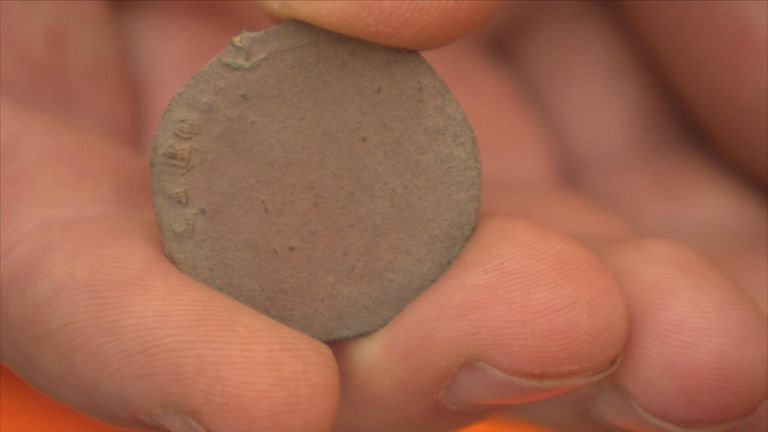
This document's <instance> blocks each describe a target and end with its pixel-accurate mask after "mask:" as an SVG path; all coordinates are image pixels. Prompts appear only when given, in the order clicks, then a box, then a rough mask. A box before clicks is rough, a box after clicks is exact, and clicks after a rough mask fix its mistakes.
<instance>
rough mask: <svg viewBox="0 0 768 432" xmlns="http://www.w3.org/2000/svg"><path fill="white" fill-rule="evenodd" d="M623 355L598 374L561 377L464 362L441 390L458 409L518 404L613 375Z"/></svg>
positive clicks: (449, 403)
mask: <svg viewBox="0 0 768 432" xmlns="http://www.w3.org/2000/svg"><path fill="white" fill-rule="evenodd" d="M618 364H619V359H618V358H617V359H616V360H615V361H613V362H612V363H611V365H610V366H609V367H608V368H606V369H604V370H602V371H600V372H598V373H595V374H590V375H586V376H577V377H570V378H557V379H534V378H521V377H516V376H511V375H507V374H505V373H504V372H501V371H500V370H498V369H496V368H495V367H493V366H491V365H489V364H488V363H485V362H481V361H479V362H474V363H470V364H467V365H465V366H462V367H461V369H459V371H458V373H456V375H455V376H454V377H453V380H451V382H450V383H448V385H446V386H445V388H443V392H442V394H441V397H442V400H443V402H444V403H445V404H446V405H447V406H448V407H450V408H454V409H478V408H483V407H489V406H500V405H516V404H521V403H526V402H533V401H537V400H541V399H546V398H549V397H552V396H556V395H559V394H562V393H565V392H567V391H569V390H573V389H575V388H577V387H581V386H583V385H586V384H591V383H594V382H597V381H600V380H601V379H603V378H605V377H606V376H608V375H610V374H611V373H612V372H613V371H614V370H615V369H616V367H617V366H618Z"/></svg>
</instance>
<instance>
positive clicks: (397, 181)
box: [151, 22, 480, 340]
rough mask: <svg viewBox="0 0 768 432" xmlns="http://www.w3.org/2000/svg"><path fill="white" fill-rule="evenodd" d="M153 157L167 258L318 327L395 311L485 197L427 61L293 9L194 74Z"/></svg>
mask: <svg viewBox="0 0 768 432" xmlns="http://www.w3.org/2000/svg"><path fill="white" fill-rule="evenodd" d="M151 166H152V187H153V200H154V205H155V209H156V214H157V220H158V223H159V226H160V231H161V235H162V241H163V244H164V246H165V249H166V254H167V255H168V256H169V257H170V258H171V259H172V260H173V262H174V263H176V265H177V266H178V267H179V268H180V269H181V270H182V271H184V272H185V273H187V274H189V275H191V276H193V277H194V278H196V279H198V280H200V281H202V282H204V283H206V284H208V285H209V286H211V287H214V288H216V289H219V290H221V291H223V292H225V293H227V294H228V295H230V296H232V297H234V298H235V299H237V300H240V301H241V302H243V303H246V304H248V305H250V306H252V307H254V308H255V309H257V310H259V311H261V312H263V313H265V314H267V315H269V316H271V317H273V318H275V319H277V320H279V321H282V322H284V323H285V324H287V325H289V326H292V327H294V328H296V329H299V330H301V331H303V332H305V333H307V334H309V335H312V336H314V337H317V338H319V339H322V340H334V339H341V338H347V337H352V336H357V335H361V334H364V333H368V332H371V331H373V330H376V329H377V328H379V327H381V326H382V325H384V324H385V323H386V322H387V321H389V320H390V319H391V318H392V317H393V316H394V315H395V314H397V313H398V312H399V311H400V310H401V309H402V308H403V307H404V306H406V305H407V304H408V302H410V301H411V300H412V299H414V298H415V297H416V296H417V295H418V294H419V293H421V292H422V291H423V290H424V289H425V288H427V287H428V286H429V285H430V284H431V283H432V282H433V281H435V280H436V279H437V278H438V277H439V276H440V275H441V274H442V273H443V272H444V271H445V270H446V268H447V267H448V266H449V264H450V263H451V262H452V261H453V259H454V258H455V257H456V255H457V254H458V253H459V251H460V250H461V248H462V247H463V245H464V243H465V242H466V240H467V238H468V237H469V236H470V234H471V233H472V231H473V229H474V226H475V222H476V218H477V211H478V204H479V190H480V167H479V161H478V155H477V149H476V146H475V140H474V136H473V134H472V131H471V129H470V128H469V126H468V124H467V121H466V119H465V117H464V113H463V111H462V110H461V108H460V107H459V106H458V104H457V103H456V102H455V101H454V99H453V97H452V96H451V94H450V92H449V91H448V88H447V87H446V86H445V84H444V83H443V82H442V81H441V80H440V78H439V77H438V76H437V75H436V74H435V72H434V71H433V70H432V68H431V67H430V66H429V65H428V64H427V63H426V62H425V61H424V60H423V58H422V57H421V56H420V55H419V54H418V53H416V52H413V51H406V50H401V49H395V48H387V47H382V46H378V45H374V44H370V43H367V42H363V41H359V40H356V39H352V38H349V37H346V36H341V35H337V34H334V33H330V32H327V31H325V30H321V29H318V28H315V27H312V26H310V25H307V24H302V23H298V22H289V23H285V24H282V25H279V26H276V27H273V28H271V29H269V30H266V31H264V32H261V33H256V34H249V33H243V34H241V35H239V36H237V37H235V38H234V39H232V42H231V43H230V46H228V47H227V48H226V49H225V50H224V51H223V52H221V53H220V54H219V55H218V56H217V57H215V58H214V59H213V60H211V62H210V63H209V64H208V65H206V66H205V67H204V68H203V69H202V70H200V71H199V72H198V73H197V74H195V75H194V76H193V77H192V78H191V79H190V81H189V82H188V83H187V85H186V86H185V87H184V89H182V90H181V91H180V92H179V93H178V94H177V95H176V96H175V98H174V99H173V101H172V102H171V103H170V105H169V106H168V109H167V110H166V112H165V114H164V115H163V118H162V121H161V124H160V126H159V128H158V131H157V134H156V137H155V142H154V146H153V152H152V162H151Z"/></svg>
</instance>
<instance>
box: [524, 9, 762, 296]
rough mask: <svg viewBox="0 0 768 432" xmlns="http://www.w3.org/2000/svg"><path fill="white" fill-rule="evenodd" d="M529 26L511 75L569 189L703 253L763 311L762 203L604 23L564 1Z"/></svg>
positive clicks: (597, 13) (594, 12)
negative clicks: (528, 95)
mask: <svg viewBox="0 0 768 432" xmlns="http://www.w3.org/2000/svg"><path fill="white" fill-rule="evenodd" d="M529 23H530V30H529V32H528V33H526V34H520V35H519V38H520V39H519V40H518V42H519V46H518V48H517V50H516V53H515V54H516V56H517V57H516V58H517V61H516V65H517V67H518V69H517V70H519V71H521V75H523V76H524V77H525V81H526V82H528V83H529V85H530V88H531V90H532V94H533V95H534V97H535V98H536V99H537V101H538V103H539V105H540V106H541V107H542V110H543V112H544V113H545V115H546V116H547V118H548V119H549V121H550V124H551V126H552V127H553V129H554V130H555V131H556V134H557V136H558V137H560V140H561V142H562V145H563V147H564V150H565V155H566V157H567V160H568V163H569V167H570V172H571V173H572V174H573V176H574V180H575V182H576V183H577V184H579V185H582V186H583V187H584V188H585V189H586V190H587V191H588V192H590V193H591V194H593V195H594V196H596V197H597V198H598V199H599V200H600V201H601V202H602V203H603V204H604V205H606V206H607V207H609V208H610V209H613V210H615V211H616V212H617V213H618V214H619V215H621V216H623V217H624V218H625V219H626V220H627V221H629V222H631V223H632V224H634V225H635V226H637V227H638V228H639V229H640V230H641V232H646V233H650V234H652V235H663V236H669V237H672V238H675V239H677V240H680V241H683V242H685V243H687V244H689V245H692V246H694V247H697V248H700V249H701V250H703V251H705V253H706V254H707V255H708V256H709V257H710V258H711V259H712V260H713V261H714V262H715V263H716V264H717V265H718V266H719V267H721V268H722V270H723V271H725V272H726V274H727V275H728V276H729V277H730V278H731V279H732V280H733V281H735V282H737V283H738V284H739V287H741V288H743V289H745V290H747V291H748V292H749V293H750V294H751V295H752V296H753V298H754V299H755V300H756V301H757V302H758V303H759V304H761V305H765V307H768V290H767V289H766V287H768V280H767V279H766V278H768V274H767V273H766V269H765V265H764V262H765V260H766V254H768V250H766V243H765V236H766V235H767V234H766V225H765V218H766V208H765V204H764V201H763V198H762V197H761V196H760V195H759V194H758V193H756V192H755V191H753V190H751V188H749V187H747V186H748V185H747V184H745V183H744V182H743V181H741V179H740V178H738V177H737V176H734V175H733V174H732V173H730V172H728V171H727V170H726V169H724V168H723V167H722V166H720V165H718V164H717V163H716V162H714V161H713V160H711V159H709V158H708V157H707V156H706V155H705V154H704V153H703V152H701V151H700V149H699V148H698V146H697V145H696V144H697V142H696V141H695V140H694V139H693V138H692V137H691V136H690V135H689V134H688V132H687V130H686V129H685V128H684V127H683V126H682V123H681V122H680V121H678V119H677V118H676V117H675V115H674V111H673V110H672V109H671V108H670V106H669V104H668V102H667V101H666V100H665V99H664V98H663V97H662V95H661V93H660V90H659V88H657V87H656V86H655V85H654V83H653V82H652V81H650V79H649V78H648V74H647V72H646V71H645V70H644V69H643V68H642V66H641V64H640V63H639V62H638V60H637V59H636V58H634V57H633V56H632V51H631V49H630V46H629V44H628V43H627V42H626V40H625V39H624V37H623V35H622V33H621V31H620V29H618V28H617V27H616V26H615V25H614V23H613V22H612V21H611V20H610V17H609V15H608V14H606V13H604V12H603V11H602V10H601V9H600V8H598V7H596V6H594V5H587V4H583V3H567V2H566V3H558V4H556V5H553V6H551V7H549V8H548V9H546V10H541V11H540V13H539V14H537V15H535V16H533V17H531V18H530V19H529ZM563 71H567V74H564V73H563Z"/></svg>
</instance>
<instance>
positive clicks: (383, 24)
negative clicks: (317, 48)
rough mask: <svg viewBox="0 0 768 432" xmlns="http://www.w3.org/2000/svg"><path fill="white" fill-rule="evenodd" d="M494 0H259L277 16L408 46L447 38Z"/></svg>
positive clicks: (471, 24) (474, 22)
mask: <svg viewBox="0 0 768 432" xmlns="http://www.w3.org/2000/svg"><path fill="white" fill-rule="evenodd" d="M495 4H496V1H495V0H483V1H471V2H470V1H434V2H432V1H430V2H396V1H383V2H367V1H345V2H333V1H292V2H286V1H264V2H260V5H261V7H262V8H263V9H264V10H265V11H266V12H267V13H268V14H270V15H272V16H274V17H277V18H279V19H297V20H301V21H306V22H309V23H312V24H314V25H317V26H319V27H323V28H325V29H328V30H332V31H335V32H339V33H343V34H346V35H349V36H354V37H357V38H361V39H366V40H369V41H372V42H377V43H380V44H383V45H390V46H397V47H401V48H409V49H427V48H434V47H437V46H440V45H444V44H447V43H449V42H451V41H453V40H455V39H458V38H459V37H461V36H463V35H464V34H466V33H467V32H469V31H470V30H472V29H474V28H475V27H477V26H478V25H479V24H480V23H481V22H482V21H483V19H484V18H485V17H487V16H488V14H490V12H491V11H492V10H493V7H494V6H495Z"/></svg>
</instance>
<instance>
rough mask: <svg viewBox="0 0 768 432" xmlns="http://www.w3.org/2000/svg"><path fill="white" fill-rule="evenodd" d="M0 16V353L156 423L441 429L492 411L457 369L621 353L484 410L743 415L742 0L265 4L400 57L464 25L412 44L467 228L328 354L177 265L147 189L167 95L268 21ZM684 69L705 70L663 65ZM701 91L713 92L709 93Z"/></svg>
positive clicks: (756, 174) (113, 415)
mask: <svg viewBox="0 0 768 432" xmlns="http://www.w3.org/2000/svg"><path fill="white" fill-rule="evenodd" d="M0 7H2V11H1V12H2V14H1V15H0V16H1V19H2V22H1V23H0V27H1V28H2V46H1V47H0V48H2V50H1V52H2V62H0V64H1V65H2V66H1V67H2V69H1V70H0V72H2V92H3V98H2V101H1V102H0V104H1V108H0V109H1V110H0V115H1V116H2V125H3V126H2V129H1V130H0V136H1V138H2V159H1V163H2V165H1V168H2V170H1V171H0V175H1V176H2V177H1V178H0V179H1V180H2V182H1V186H2V190H1V191H2V206H1V207H0V209H1V211H0V216H1V220H2V224H1V225H0V227H1V228H2V233H1V234H2V235H1V236H0V241H1V243H0V250H1V251H2V272H1V273H2V279H1V281H2V290H1V291H0V293H1V295H2V297H0V300H2V301H1V303H0V308H1V309H0V312H1V314H0V320H1V321H0V324H1V325H0V332H1V333H0V336H2V338H1V339H0V343H1V344H2V345H1V346H0V347H1V348H2V361H3V362H5V363H6V364H8V365H9V366H10V367H11V368H13V369H14V370H15V371H16V372H18V373H19V374H20V375H21V376H23V377H24V378H25V379H26V380H28V381H29V382H30V383H32V384H33V385H34V386H36V387H37V388H39V389H41V390H42V391H45V392H47V393H48V394H50V395H52V396H53V397H55V398H57V399H59V400H62V401H64V402H66V403H68V404H70V405H72V406H75V407H77V408H79V409H81V410H83V411H85V412H87V413H89V414H92V415H94V416H97V417H99V418H102V419H105V420H107V421H111V422H114V423H118V424H123V425H131V426H145V427H147V426H151V427H164V428H166V429H175V430H177V431H181V430H196V429H194V428H193V426H192V425H195V427H197V426H203V427H205V428H206V429H208V430H212V431H251V430H270V431H277V432H287V431H323V430H329V429H331V428H334V429H335V430H339V431H346V430H354V431H375V430H419V431H429V430H435V431H440V430H450V428H453V427H456V426H459V425H461V424H465V423H467V422H471V421H473V420H476V419H477V418H479V417H481V416H483V415H486V414H487V413H488V412H490V411H491V410H493V409H496V408H497V407H496V406H493V405H492V404H486V405H482V406H480V407H477V406H474V407H467V406H459V407H456V406H453V407H451V406H448V405H447V404H446V403H444V401H443V400H442V398H441V395H442V394H443V393H442V391H443V390H442V389H443V387H444V386H445V384H446V383H448V382H450V381H451V378H452V376H453V375H454V374H455V373H456V370H457V369H459V368H460V367H461V366H462V365H463V364H465V363H466V362H467V361H474V360H480V361H482V362H484V363H487V364H490V365H492V366H493V367H495V368H496V369H498V370H499V371H502V372H504V373H506V374H509V375H513V376H517V377H522V378H528V379H536V380H544V381H547V380H549V381H553V380H557V379H563V378H578V377H581V376H585V375H592V374H595V373H599V372H601V371H605V370H606V368H609V367H610V366H611V365H613V364H615V360H616V359H617V358H621V364H620V365H619V367H618V368H617V369H615V370H612V371H611V373H610V375H609V376H608V377H607V378H605V380H604V381H603V382H602V383H601V384H595V385H588V386H585V387H582V388H581V389H578V390H576V391H575V392H574V393H571V394H570V397H565V398H562V397H561V398H554V399H548V398H547V397H546V395H539V396H541V397H540V398H539V399H541V401H539V402H537V403H534V404H528V405H525V406H515V405H514V404H511V403H505V402H504V401H501V402H499V403H498V405H511V406H508V407H506V410H507V411H508V412H509V413H511V414H517V415H521V416H528V417H530V418H536V416H537V413H540V412H545V413H548V416H547V417H548V418H549V419H550V420H551V421H557V419H558V418H559V419H561V421H563V422H566V423H565V424H568V425H572V429H569V430H575V429H576V428H577V426H576V425H583V426H582V427H583V428H584V429H587V430H595V428H596V427H597V426H595V424H594V420H593V419H591V418H589V417H585V416H584V415H583V413H588V412H590V410H593V411H597V412H600V413H601V417H602V418H603V419H605V420H606V421H609V422H611V423H613V424H614V425H619V426H620V427H622V428H625V429H633V428H634V429H640V430H645V429H644V428H640V427H636V428H635V427H634V426H628V425H630V424H631V422H632V421H633V420H631V418H630V417H631V416H630V415H629V414H626V413H625V411H622V409H621V407H622V406H626V405H627V404H626V401H628V400H632V401H633V402H632V403H634V404H635V405H637V406H639V407H641V408H642V410H644V411H645V412H647V413H648V414H650V415H652V416H654V417H655V418H657V419H660V420H662V421H663V422H666V424H667V428H670V427H671V426H670V425H671V424H676V425H679V426H683V427H689V428H695V427H704V426H709V425H716V424H722V423H723V422H727V421H731V420H739V421H744V422H745V423H743V424H744V426H743V427H744V428H747V430H760V428H763V429H764V427H765V423H764V422H765V420H764V419H765V404H764V401H765V398H766V367H765V366H766V339H768V338H766V332H767V331H766V309H768V307H767V305H766V287H767V286H768V276H767V275H766V268H765V262H766V259H767V256H766V249H767V246H766V226H765V220H766V203H765V190H764V189H763V187H762V186H761V184H764V183H763V182H765V178H766V175H765V169H764V166H762V168H761V166H760V165H759V164H757V163H756V162H755V160H756V159H758V158H760V157H761V155H764V154H765V146H766V139H765V136H764V135H765V134H764V130H765V128H764V120H765V118H766V115H765V114H766V112H765V109H766V108H765V104H760V103H756V102H755V101H754V98H755V97H757V96H754V95H758V96H762V98H763V99H762V100H763V101H764V100H765V97H766V88H767V86H766V81H765V80H766V78H765V77H766V75H767V74H766V73H764V72H765V69H766V64H767V63H768V60H767V59H766V55H767V54H766V52H768V51H767V50H766V47H765V40H766V38H765V34H766V26H767V25H766V21H765V16H766V4H765V3H734V4H732V5H731V6H727V10H728V11H729V13H728V14H725V15H723V14H722V13H718V11H719V10H721V9H722V8H726V6H724V5H723V4H719V3H714V2H701V3H677V6H675V7H663V8H662V7H660V8H655V6H654V4H652V3H647V2H643V3H638V4H631V5H624V6H619V7H617V8H614V9H611V10H610V11H609V10H605V9H604V8H603V7H601V6H597V5H593V4H589V3H571V2H567V3H565V4H544V5H531V4H509V5H504V6H502V7H500V8H498V9H496V10H493V14H492V15H490V16H488V14H489V12H491V10H492V7H493V5H492V4H486V3H405V2H404V3H382V4H379V3H367V2H365V3H352V2H349V3H345V2H342V3H338V4H325V3H319V4H315V3H308V4H305V3H293V4H287V5H286V4H279V5H275V4H272V3H268V4H266V5H262V8H264V9H266V10H268V11H269V12H270V13H271V14H273V15H277V16H279V17H282V18H286V17H297V18H300V19H304V20H307V21H310V22H313V23H316V24H318V25H321V26H324V27H326V28H330V29H335V30H338V31H343V32H346V33H349V34H352V35H355V36H358V37H363V38H367V39H370V40H374V41H378V42H382V43H387V44H392V45H399V46H403V47H409V48H419V49H424V48H432V47H436V46H440V45H444V44H448V43H449V42H451V41H452V40H454V39H455V38H456V37H458V36H460V35H462V34H464V33H466V32H468V31H470V30H471V29H472V28H474V27H475V26H477V25H479V24H480V23H481V22H482V23H483V24H482V26H481V27H479V28H478V29H477V31H474V32H472V33H471V34H470V35H469V36H467V37H466V38H464V39H462V40H460V41H458V42H455V43H452V44H449V45H446V46H445V47H443V48H440V49H437V50H434V51H430V52H427V53H426V56H427V58H428V60H429V61H430V62H432V64H433V65H434V67H435V68H436V69H437V70H438V71H439V72H440V73H441V74H442V75H443V76H444V77H445V79H446V81H447V82H448V84H449V86H451V88H452V90H453V91H454V92H455V94H456V96H457V98H458V99H459V101H460V103H461V104H462V105H463V106H464V108H465V110H466V111H467V115H468V117H469V119H470V122H471V124H472V125H473V128H474V129H475V131H476V134H477V137H478V144H479V146H480V149H481V157H482V160H483V166H484V173H483V175H484V178H483V181H484V189H483V194H484V195H483V202H482V212H483V214H482V216H481V219H480V222H479V226H478V230H477V233H476V235H475V236H474V237H473V239H472V240H471V241H470V242H469V244H468V245H467V247H466V249H465V250H464V251H463V252H462V254H461V255H460V257H459V259H458V260H457V261H456V263H455V264H454V265H453V266H452V268H451V269H450V270H449V271H448V273H446V274H445V275H444V277H442V278H441V279H440V280H438V281H437V282H436V283H435V285H434V286H433V287H431V288H430V289H428V290H427V292H425V293H424V294H423V295H422V296H421V297H419V298H418V299H417V300H416V301H414V302H413V303H412V304H411V305H409V306H408V307H407V308H406V309H405V310H404V311H403V312H402V313H401V314H399V315H398V316H397V317H396V318H395V319H394V320H393V321H392V322H391V323H390V324H389V325H387V326H386V327H385V328H383V329H381V330H380V331H378V332H376V333H374V334H371V335H368V336H365V337H362V338H359V339H356V340H352V341H346V342H342V343H336V344H334V345H332V346H331V347H328V346H326V345H324V344H321V343H319V342H317V341H314V340H312V339H310V338H309V337H307V336H305V335H303V334H300V333H298V332H295V331H293V330H291V329H289V328H287V327H285V326H283V325H281V324H279V323H277V322H274V321H272V320H270V319H268V318H266V317H264V316H262V315H260V314H258V313H257V312H255V311H253V310H251V309H249V308H247V307H245V306H242V305H240V304H239V303H237V302H235V301H233V300H230V299H229V298H227V297H225V296H223V295H221V294H219V293H217V292H216V291H214V290H211V289H209V288H207V287H205V286H203V285H201V284H200V283H198V282H195V281H194V280H192V279H190V278H189V277H187V276H185V275H184V274H182V273H180V272H179V271H178V270H177V269H176V268H175V267H174V266H173V265H172V264H171V263H170V262H169V261H168V260H167V259H166V258H165V257H164V256H163V254H162V249H161V246H160V243H159V240H158V235H157V229H156V226H155V221H154V219H153V213H152V208H151V203H150V200H149V178H148V174H149V172H148V169H147V160H148V147H149V143H150V142H151V135H152V133H153V130H154V127H155V125H156V122H157V120H158V119H159V116H160V113H161V112H162V110H163V109H164V107H165V105H166V104H167V101H168V100H169V99H170V97H171V96H172V95H173V94H174V93H175V92H176V91H177V90H178V89H179V88H180V87H181V85H182V84H183V82H184V81H185V80H186V79H187V77H188V76H189V75H191V74H192V73H193V72H194V71H195V70H196V69H198V68H199V67H200V66H201V65H202V64H204V63H205V62H206V61H207V60H208V59H209V58H210V57H211V56H213V55H214V54H215V53H216V52H218V51H219V50H220V49H221V48H222V47H223V46H224V44H225V43H226V41H228V40H229V38H230V37H231V36H232V35H234V34H237V33H238V32H239V31H240V30H241V29H242V28H248V29H258V28H262V27H265V26H267V25H269V21H268V19H267V18H266V16H265V14H264V12H263V11H262V10H260V9H259V8H257V7H255V6H253V5H251V4H247V3H235V4H224V5H206V4H200V3H193V4H184V3H159V4H158V3H132V4H127V5H116V6H110V5H106V4H101V3H83V4H77V5H65V4H61V3H51V4H46V3H36V2H35V3H14V2H3V3H2V5H1V6H0ZM718 8H719V9H718ZM755 9H757V12H755ZM711 16H717V17H720V18H719V19H718V20H716V22H714V23H713V20H712V19H709V18H707V17H711ZM679 22H685V25H686V26H689V27H690V28H691V29H692V31H691V32H686V33H685V35H686V36H685V37H681V36H680V34H681V33H680V32H679V31H677V29H678V27H677V23H679ZM715 30H717V31H720V32H722V33H723V34H728V35H731V36H732V37H733V38H734V39H735V40H737V41H738V43H737V44H735V46H737V47H739V48H740V50H739V51H738V52H734V51H733V49H725V48H722V47H721V48H713V49H712V50H707V51H705V52H706V53H709V55H708V56H703V57H702V54H701V49H700V47H699V46H698V45H696V44H697V43H704V42H703V41H701V40H700V39H696V38H691V37H690V35H691V34H694V35H695V34H706V33H708V32H712V31H715ZM697 32H698V33H697ZM673 42H674V43H673ZM670 47H675V48H674V49H676V50H679V51H676V52H675V53H671V54H670V53H669V52H668V50H670V49H672V48H670ZM729 47H731V45H729ZM726 48H728V47H726ZM723 56H730V58H732V59H735V60H739V61H741V62H751V63H750V65H751V67H752V68H753V69H757V72H755V73H754V74H749V73H746V72H745V69H744V68H742V67H732V68H722V64H723V62H722V61H721V58H724V57H723ZM680 58H683V59H689V61H682V60H680ZM702 64H703V65H718V66H712V67H713V68H715V67H719V68H722V69H721V70H719V72H718V73H707V74H705V76H704V77H699V78H697V79H692V80H691V81H687V80H685V79H684V77H687V76H694V75H696V74H697V73H698V72H699V71H700V70H702V66H701V65H702ZM736 64H739V65H741V64H742V63H739V62H738V61H737V62H736ZM750 70H751V69H750ZM681 77H682V78H681ZM713 83H714V84H713ZM724 89H726V90H724ZM727 90H730V92H729V91H727ZM724 91H725V93H727V94H732V100H731V102H730V103H729V104H717V103H715V104H713V103H711V102H710V101H712V100H719V99H718V94H721V93H722V92H724ZM702 104H704V105H702ZM733 111H738V112H742V113H744V115H742V116H734V115H733ZM761 131H763V132H761ZM710 143H712V145H710ZM721 155H725V156H724V157H721ZM563 391H565V390H563ZM556 393H557V392H556ZM560 393H562V391H561V392H560ZM622 404H623V405H622ZM761 404H762V406H763V408H761V409H762V411H758V412H757V413H755V414H752V413H753V412H754V411H755V410H756V409H758V407H759V406H760V405H761ZM585 406H586V409H581V408H584V407H585ZM574 407H580V408H579V409H577V410H575V411H574V410H573V408H574ZM469 408H471V409H469ZM574 412H578V413H581V416H576V414H573V413H574ZM552 413H556V414H557V415H553V414H552ZM750 415H751V417H750ZM569 416H570V417H569ZM761 422H762V423H761ZM658 425H659V423H658V422H656V426H658ZM183 427H186V429H183ZM590 428H591V429H590Z"/></svg>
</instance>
